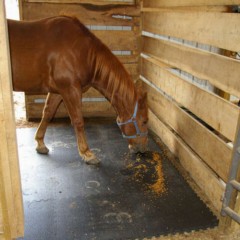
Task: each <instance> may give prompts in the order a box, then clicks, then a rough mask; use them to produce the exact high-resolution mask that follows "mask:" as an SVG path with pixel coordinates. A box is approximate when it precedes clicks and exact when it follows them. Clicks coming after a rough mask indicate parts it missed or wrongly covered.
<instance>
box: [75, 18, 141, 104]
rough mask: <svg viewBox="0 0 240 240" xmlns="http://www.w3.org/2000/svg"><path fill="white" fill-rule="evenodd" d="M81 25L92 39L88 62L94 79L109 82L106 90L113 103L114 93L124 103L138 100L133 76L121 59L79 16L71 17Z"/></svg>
mask: <svg viewBox="0 0 240 240" xmlns="http://www.w3.org/2000/svg"><path fill="white" fill-rule="evenodd" d="M71 18H72V19H73V20H74V21H75V23H77V24H78V25H79V27H80V28H81V30H82V31H84V32H85V33H86V34H87V35H88V37H89V40H90V41H91V43H92V44H90V48H89V49H88V52H89V54H88V59H87V61H88V63H89V64H90V66H92V70H93V72H94V79H96V80H100V81H104V82H105V83H107V87H106V90H107V92H108V93H110V97H109V99H108V100H109V101H110V102H111V103H112V102H113V100H114V95H115V94H118V96H119V97H120V98H121V99H122V100H123V101H122V103H118V104H122V105H123V106H124V107H126V106H125V105H124V104H132V103H133V102H134V101H135V100H136V91H135V86H134V82H133V81H132V79H131V76H130V75H129V73H128V72H127V70H126V69H125V68H124V66H123V64H122V63H121V62H120V61H119V59H118V58H117V57H116V56H115V55H114V54H113V53H112V52H111V51H110V50H109V49H108V47H107V46H106V45H105V44H104V43H102V42H101V41H100V40H99V39H98V38H97V37H96V36H95V35H94V34H93V33H92V32H91V31H89V30H88V29H87V28H86V27H85V26H84V25H83V24H82V23H81V22H80V21H79V20H78V19H77V18H74V17H71Z"/></svg>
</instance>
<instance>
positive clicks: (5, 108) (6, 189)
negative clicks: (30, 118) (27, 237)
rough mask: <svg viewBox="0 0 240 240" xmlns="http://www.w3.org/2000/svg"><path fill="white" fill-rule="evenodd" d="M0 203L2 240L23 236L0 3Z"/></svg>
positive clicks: (13, 126) (8, 77)
mask: <svg viewBox="0 0 240 240" xmlns="http://www.w3.org/2000/svg"><path fill="white" fill-rule="evenodd" d="M0 25H1V28H0V45H1V51H0V69H1V71H0V136H1V147H0V202H1V204H0V205H1V210H0V211H1V212H2V214H1V216H2V220H1V222H2V225H3V226H4V228H3V230H4V233H3V238H6V239H12V238H17V237H20V236H23V232H24V220H23V203H22V192H21V181H20V170H19V163H18V150H17V143H16V128H15V119H14V112H13V102H12V80H11V65H10V56H9V46H8V38H7V36H8V34H7V25H6V18H5V14H4V2H3V1H2V2H1V3H0Z"/></svg>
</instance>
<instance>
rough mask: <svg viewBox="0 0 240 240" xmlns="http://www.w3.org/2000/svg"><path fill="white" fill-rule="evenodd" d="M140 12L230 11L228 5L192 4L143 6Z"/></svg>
mask: <svg viewBox="0 0 240 240" xmlns="http://www.w3.org/2000/svg"><path fill="white" fill-rule="evenodd" d="M141 11H142V12H158V13H160V12H183V11H184V12H186V11H188V12H192V11H195V12H225V13H226V12H228V13H229V12H231V7H230V6H193V7H163V8H158V7H143V8H141Z"/></svg>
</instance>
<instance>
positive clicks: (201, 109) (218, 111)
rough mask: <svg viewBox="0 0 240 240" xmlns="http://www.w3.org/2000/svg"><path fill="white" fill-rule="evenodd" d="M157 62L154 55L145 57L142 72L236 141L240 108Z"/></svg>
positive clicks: (180, 102) (182, 103) (153, 82)
mask: <svg viewBox="0 0 240 240" xmlns="http://www.w3.org/2000/svg"><path fill="white" fill-rule="evenodd" d="M157 63H158V62H156V61H151V60H150V59H142V67H141V75H142V76H144V77H145V78H146V79H147V80H148V81H150V82H151V83H152V84H154V85H155V86H156V87H158V88H159V89H161V90H162V91H163V92H165V93H166V94H168V95H169V96H171V97H172V98H173V99H175V101H177V102H178V103H179V104H181V105H183V106H184V107H185V108H187V109H189V110H190V111H191V112H192V113H194V114H195V115H197V116H198V117H199V118H201V119H202V120H203V121H205V122H206V123H208V124H209V125H210V126H212V127H213V128H214V129H215V130H217V131H219V132H220V133H221V134H223V135H224V136H226V137H227V138H228V139H230V140H232V141H233V140H234V136H235V131H236V127H237V117H238V113H239V108H238V107H237V106H235V105H234V104H231V103H229V102H228V101H226V100H224V99H222V98H220V97H218V96H216V95H214V94H212V93H210V92H207V91H205V90H203V89H201V88H199V87H197V86H196V85H193V84H192V83H190V82H187V81H185V80H183V79H181V78H180V77H178V76H176V75H174V74H172V73H171V72H170V71H168V70H167V69H166V68H164V67H162V66H160V65H158V64H157Z"/></svg>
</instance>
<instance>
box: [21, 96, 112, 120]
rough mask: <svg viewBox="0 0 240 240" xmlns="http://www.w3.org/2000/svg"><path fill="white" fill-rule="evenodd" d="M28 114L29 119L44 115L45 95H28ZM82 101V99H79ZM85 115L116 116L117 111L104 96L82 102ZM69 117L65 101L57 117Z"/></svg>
mask: <svg viewBox="0 0 240 240" xmlns="http://www.w3.org/2000/svg"><path fill="white" fill-rule="evenodd" d="M25 98H26V114H27V119H28V120H35V119H39V118H41V117H42V111H43V107H44V102H45V99H46V96H45V95H26V96H25ZM79 101H80V100H79ZM82 107H83V108H82V112H83V116H84V117H115V116H116V113H115V110H114V109H113V107H112V106H111V104H110V103H109V102H108V101H106V100H103V99H102V98H89V99H86V101H84V102H83V104H82ZM66 117H69V115H68V112H67V110H66V107H65V105H64V103H61V104H60V106H59V108H58V110H57V112H56V114H55V118H66Z"/></svg>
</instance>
